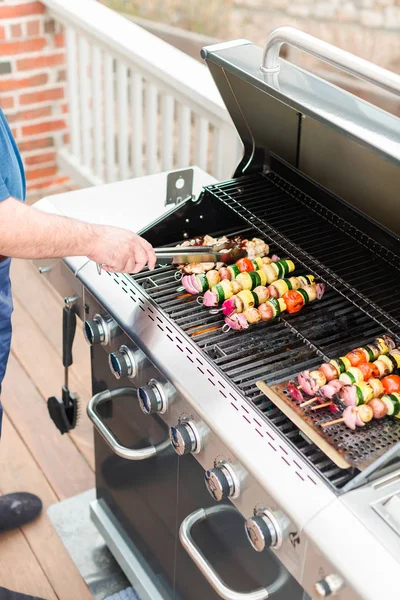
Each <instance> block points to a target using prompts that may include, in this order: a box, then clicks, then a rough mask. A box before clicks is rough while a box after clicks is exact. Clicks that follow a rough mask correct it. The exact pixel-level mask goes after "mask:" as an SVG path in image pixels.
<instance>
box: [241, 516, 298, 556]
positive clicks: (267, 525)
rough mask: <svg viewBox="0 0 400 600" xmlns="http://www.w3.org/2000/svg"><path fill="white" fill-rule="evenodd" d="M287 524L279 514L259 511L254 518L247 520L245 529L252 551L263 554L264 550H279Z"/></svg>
mask: <svg viewBox="0 0 400 600" xmlns="http://www.w3.org/2000/svg"><path fill="white" fill-rule="evenodd" d="M288 524H289V521H288V520H287V519H286V517H285V516H284V515H283V514H281V513H280V512H279V513H278V512H272V511H269V510H267V509H259V510H256V511H255V514H254V517H251V518H250V519H247V521H246V522H245V528H246V533H247V537H248V538H249V541H250V544H251V545H252V546H253V548H254V550H256V551H257V552H263V550H265V549H266V548H279V547H280V546H281V545H282V541H283V538H284V536H285V535H286V533H287V525H288Z"/></svg>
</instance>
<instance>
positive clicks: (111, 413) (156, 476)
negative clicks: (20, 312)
mask: <svg viewBox="0 0 400 600" xmlns="http://www.w3.org/2000/svg"><path fill="white" fill-rule="evenodd" d="M107 361H108V353H107V352H105V351H104V348H102V347H101V346H96V347H94V348H92V373H93V393H94V394H96V393H98V392H100V391H103V390H105V389H109V390H112V389H115V388H117V387H125V386H127V385H130V384H129V380H127V379H126V378H125V379H124V381H123V383H122V382H117V380H116V379H115V378H114V377H113V375H112V374H111V373H110V370H109V367H108V362H107ZM98 413H99V414H100V416H101V418H102V420H103V422H104V423H105V424H106V425H107V427H108V428H109V429H110V430H111V431H112V432H113V433H114V434H115V436H116V437H117V439H118V440H119V441H120V442H121V443H122V444H123V445H124V446H126V447H128V448H135V449H139V448H146V447H147V446H149V445H155V444H159V443H161V442H163V441H164V440H165V439H167V438H168V428H167V427H166V425H165V424H164V423H163V422H162V420H161V419H159V417H157V416H146V415H145V414H143V412H142V411H141V409H140V407H139V404H138V402H137V401H136V399H135V398H132V396H126V397H119V398H118V399H116V400H113V401H111V402H107V403H106V404H104V405H101V406H100V407H99V409H98ZM95 458H96V488H97V498H98V499H102V500H103V501H105V502H106V503H107V505H108V507H109V508H110V509H111V511H112V513H113V514H114V515H115V517H116V518H117V520H118V522H119V524H120V525H121V528H122V530H123V531H124V532H125V533H126V534H127V535H128V537H129V538H130V539H131V540H132V541H133V543H134V544H135V546H136V548H137V549H138V550H139V552H140V554H141V558H143V559H144V561H145V562H146V563H147V564H148V566H149V568H150V570H151V572H152V573H154V579H153V581H154V580H155V581H156V582H157V581H159V582H160V589H161V588H162V590H163V594H164V595H165V598H166V600H170V599H172V598H173V591H172V581H173V572H174V548H175V524H176V503H177V497H176V494H177V490H176V477H177V460H178V457H177V455H176V454H175V452H174V451H173V449H172V447H170V448H169V449H168V450H166V451H164V452H162V453H161V454H159V455H157V456H155V457H153V458H149V459H146V460H140V461H131V460H125V459H122V458H120V457H118V456H117V455H116V454H114V453H113V451H112V450H111V448H110V447H109V446H108V445H107V444H106V443H105V442H104V440H103V439H102V438H101V437H100V435H99V434H98V433H97V432H96V433H95Z"/></svg>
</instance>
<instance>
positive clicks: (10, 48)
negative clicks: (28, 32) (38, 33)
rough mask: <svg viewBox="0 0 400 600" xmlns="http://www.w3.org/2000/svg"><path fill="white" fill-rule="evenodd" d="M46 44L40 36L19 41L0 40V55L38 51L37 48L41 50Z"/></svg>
mask: <svg viewBox="0 0 400 600" xmlns="http://www.w3.org/2000/svg"><path fill="white" fill-rule="evenodd" d="M46 44H47V41H46V39H45V38H42V37H40V38H33V39H31V40H22V41H20V42H1V43H0V55H5V56H15V55H16V54H25V53H26V52H38V51H39V50H43V48H44V47H45V46H46Z"/></svg>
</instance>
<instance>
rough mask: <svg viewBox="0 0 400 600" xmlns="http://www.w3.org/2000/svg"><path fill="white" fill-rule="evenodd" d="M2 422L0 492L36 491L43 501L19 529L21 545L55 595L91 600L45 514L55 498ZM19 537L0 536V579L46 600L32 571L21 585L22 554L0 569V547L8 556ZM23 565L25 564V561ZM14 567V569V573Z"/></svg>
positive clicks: (45, 592)
mask: <svg viewBox="0 0 400 600" xmlns="http://www.w3.org/2000/svg"><path fill="white" fill-rule="evenodd" d="M4 425H5V427H4V437H3V440H2V444H1V454H0V469H1V480H0V487H1V491H2V493H10V492H15V491H20V490H24V491H27V492H31V493H35V494H37V495H38V496H40V498H41V499H42V502H43V513H42V515H41V516H40V517H39V518H38V519H37V520H35V521H33V522H32V523H29V524H28V525H25V526H24V527H23V528H22V532H23V535H24V536H25V538H26V540H25V539H24V540H23V541H24V543H25V545H26V541H27V542H28V544H29V546H30V548H31V551H32V552H33V553H34V555H35V556H36V561H37V563H39V565H40V567H41V570H42V573H44V575H45V576H46V578H47V580H48V582H49V583H50V585H51V586H52V588H53V590H54V592H55V593H56V595H57V596H58V598H60V599H61V598H62V600H78V599H79V600H91V598H92V595H91V594H90V592H89V590H88V588H87V586H86V584H85V582H84V581H83V579H82V577H81V575H80V574H79V572H78V570H77V568H76V567H75V565H74V563H73V562H72V560H71V558H70V556H69V554H68V552H67V550H66V549H65V547H64V546H63V544H62V542H61V540H60V538H59V537H58V535H57V533H56V531H55V529H54V528H53V526H52V524H51V522H50V520H49V518H48V517H47V514H46V509H47V508H48V507H49V506H51V505H52V504H54V503H56V502H57V497H56V495H55V494H54V492H53V490H52V489H51V488H50V486H49V484H48V483H47V481H46V478H45V477H44V475H43V473H42V472H41V471H40V469H39V467H38V465H37V464H36V463H35V461H34V460H33V458H32V457H31V455H30V452H29V450H28V448H27V447H26V445H25V444H24V442H23V441H22V439H21V437H20V435H18V433H17V431H16V429H15V428H14V427H13V425H12V424H11V423H10V421H9V420H8V418H7V417H6V418H5V424H4ZM20 537H21V533H19V535H17V536H15V535H14V534H11V535H9V537H8V538H6V539H4V538H2V539H1V542H0V564H1V569H0V581H1V582H2V585H3V587H10V588H12V587H14V588H16V589H18V591H24V592H25V593H30V594H33V593H34V594H37V595H39V596H40V597H42V596H43V598H46V600H50V599H51V598H54V597H55V596H54V595H51V594H50V593H48V589H47V588H46V587H45V586H44V585H43V589H42V587H40V588H39V587H38V586H37V584H36V577H37V576H36V575H34V573H31V574H30V573H27V575H29V574H30V575H31V576H30V577H29V578H28V579H27V582H26V584H24V586H22V587H21V579H22V578H23V575H22V576H21V573H20V567H22V569H23V570H24V569H26V565H25V562H26V561H25V558H24V556H21V555H19V554H18V556H14V561H15V562H14V563H12V562H11V564H10V569H7V570H5V569H4V563H3V560H2V559H3V556H2V555H1V550H3V553H4V555H5V556H6V557H8V556H10V555H11V557H12V556H13V554H14V553H13V548H14V546H17V544H20V543H21V541H20V539H18V538H20ZM27 564H28V565H29V562H28V563H27ZM11 565H14V566H13V569H11ZM14 570H15V571H17V572H16V573H14V572H13V571H14ZM23 572H24V571H23ZM14 577H15V582H14ZM25 585H26V586H27V587H25ZM28 586H29V587H28Z"/></svg>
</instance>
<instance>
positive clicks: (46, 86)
mask: <svg viewBox="0 0 400 600" xmlns="http://www.w3.org/2000/svg"><path fill="white" fill-rule="evenodd" d="M65 80H66V72H65V49H64V35H63V32H62V30H61V27H60V25H59V24H58V23H55V22H54V21H53V20H52V19H51V18H50V17H49V16H48V14H47V12H46V8H45V6H44V5H43V4H41V3H40V2H35V1H32V0H0V106H1V107H2V109H3V111H4V113H5V115H6V117H7V120H8V122H9V124H10V126H11V128H12V131H13V134H14V136H15V138H16V141H17V144H18V146H19V149H20V151H21V154H22V157H23V161H24V164H25V169H26V177H27V185H28V193H30V194H33V193H35V192H37V193H39V192H43V194H44V193H48V192H50V191H52V190H53V188H57V186H60V185H62V184H64V183H66V182H67V178H66V177H64V176H62V174H60V173H59V172H58V170H57V166H56V148H57V146H58V145H59V144H62V143H63V142H64V141H65V140H66V137H67V135H68V134H67V119H66V117H67V114H66V113H67V104H66V99H65V94H66V90H65Z"/></svg>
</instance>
